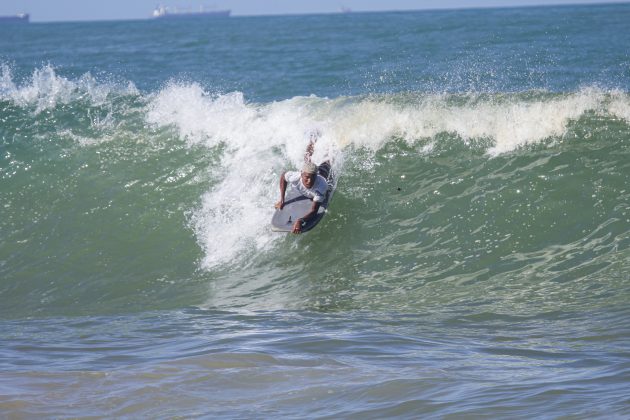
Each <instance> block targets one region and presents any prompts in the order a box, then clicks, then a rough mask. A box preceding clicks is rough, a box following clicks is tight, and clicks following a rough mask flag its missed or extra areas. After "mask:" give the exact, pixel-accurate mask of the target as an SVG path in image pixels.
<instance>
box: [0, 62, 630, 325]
mask: <svg viewBox="0 0 630 420" xmlns="http://www.w3.org/2000/svg"><path fill="white" fill-rule="evenodd" d="M0 80H2V89H1V92H2V96H1V101H2V102H1V104H2V114H1V116H2V120H3V121H4V125H3V139H4V143H3V151H4V152H3V157H2V159H3V164H2V182H3V188H2V195H3V197H2V202H3V203H4V204H3V206H4V213H5V215H6V216H5V217H4V218H3V220H2V222H1V223H2V225H1V226H2V237H3V242H2V249H3V255H5V257H4V258H3V262H2V274H3V277H4V278H5V279H6V280H5V283H4V284H5V288H6V292H5V293H3V294H2V299H3V305H2V308H3V310H5V311H6V312H7V313H20V312H21V311H27V312H29V313H38V312H42V313H66V312H67V311H68V308H69V306H68V304H69V302H72V305H71V308H72V309H71V311H77V312H78V313H82V312H87V311H95V310H96V311H103V312H105V313H108V312H111V311H118V310H120V309H121V308H124V307H126V306H129V305H131V303H130V302H132V301H133V302H134V309H136V310H137V309H141V310H143V309H160V308H168V307H173V305H182V304H185V305H201V306H202V307H219V308H227V307H230V308H235V307H240V308H248V309H277V308H291V309H296V308H299V309H315V308H328V309H330V308H335V309H344V310H346V309H366V310H370V309H377V308H378V309H384V308H387V307H389V306H390V305H391V304H393V303H394V302H396V303H397V305H398V306H399V307H401V308H404V310H409V311H424V310H426V309H427V305H428V307H433V306H435V305H448V304H453V303H455V302H459V301H460V300H462V299H463V300H465V301H471V302H475V301H478V300H482V301H484V302H487V304H489V305H491V306H494V305H499V306H505V305H510V307H511V308H512V309H511V310H517V308H519V307H520V306H522V310H532V308H537V309H536V310H542V308H548V307H555V306H557V305H562V304H566V305H569V306H571V305H584V304H594V303H593V302H594V300H595V298H596V296H597V294H593V293H592V290H591V287H592V286H588V287H585V285H586V284H589V285H593V284H601V283H602V282H603V283H609V282H618V281H622V282H624V281H627V276H626V275H625V274H623V273H624V272H626V271H627V270H625V269H626V268H627V262H626V261H627V260H628V259H627V258H626V257H627V253H628V251H627V248H628V243H629V240H630V239H629V234H628V233H629V229H628V221H629V220H630V215H629V214H628V211H629V209H628V197H629V190H628V188H627V185H628V176H629V175H628V174H629V173H630V172H629V171H628V165H629V164H628V162H630V159H628V157H629V156H628V133H629V130H630V128H629V127H630V125H629V118H630V97H629V95H628V94H627V93H625V92H622V91H619V90H602V89H600V88H595V87H592V88H583V89H581V90H579V91H575V92H570V93H552V92H544V91H532V92H522V93H497V94H479V93H469V94H426V93H413V92H408V93H398V94H378V95H375V94H373V95H362V96H349V97H339V98H334V99H328V98H320V97H317V96H309V97H293V98H290V99H286V100H278V101H273V102H263V103H256V102H250V101H247V100H246V99H245V97H244V95H243V94H242V93H240V92H231V93H226V94H217V93H211V92H207V91H205V90H204V89H203V88H202V87H201V86H200V85H198V84H196V83H184V82H171V83H169V84H168V85H166V86H165V87H163V88H162V89H160V90H158V91H156V92H154V93H141V92H139V91H138V90H137V89H136V88H135V86H134V85H133V84H131V83H121V82H108V81H99V80H97V79H95V78H94V77H92V76H91V75H90V74H85V75H83V76H81V77H79V78H77V79H68V78H64V77H61V76H59V75H58V74H57V73H56V71H55V69H54V68H52V67H50V66H46V67H42V68H41V69H37V70H35V71H34V72H33V73H32V75H31V77H30V79H26V80H24V81H23V82H22V83H19V82H16V81H14V77H13V76H12V74H11V69H10V68H9V67H7V66H5V67H4V68H3V73H2V77H1V78H0ZM313 131H318V132H319V134H320V139H319V141H318V143H317V145H316V149H315V155H314V159H315V160H316V161H318V160H319V161H322V160H323V159H326V158H332V159H333V162H334V164H335V166H336V168H337V171H338V173H339V174H340V182H339V187H338V191H337V194H336V195H335V200H334V203H333V205H332V206H331V207H330V212H329V213H330V214H329V215H328V216H327V217H326V219H325V221H324V222H323V223H322V225H321V226H320V227H318V229H317V230H316V231H314V232H312V233H311V234H308V235H305V236H304V237H300V238H295V237H291V236H289V237H287V236H285V235H279V234H276V233H273V232H271V231H270V230H269V220H270V217H271V214H272V212H273V203H274V202H275V200H276V199H277V195H278V185H277V184H278V178H279V175H280V174H281V173H282V172H283V171H284V170H287V169H290V168H295V167H297V166H298V165H299V164H300V161H301V159H302V155H303V153H304V149H305V146H306V144H307V142H308V138H309V136H310V134H311V133H312V132H313ZM331 241H332V242H331ZM332 243H334V244H335V246H330V244H332ZM325 244H328V245H325ZM324 267H325V268H324ZM620 276H621V277H620ZM624 276H625V277H624ZM305 285H307V286H306V287H305ZM611 287H612V286H611ZM506 288H507V290H512V291H513V292H506ZM567 288H568V289H567ZM573 288H575V290H573ZM602 290H604V291H609V290H610V288H608V287H602ZM473 291H474V292H473ZM605 293H607V292H605ZM493 296H494V298H493ZM625 298H627V295H624V294H618V295H615V296H612V297H609V298H607V299H605V300H604V301H602V303H601V304H611V300H612V301H614V302H622V301H623V299H625ZM532 301H534V302H536V303H535V304H532ZM595 302H596V300H595ZM538 306H540V307H538Z"/></svg>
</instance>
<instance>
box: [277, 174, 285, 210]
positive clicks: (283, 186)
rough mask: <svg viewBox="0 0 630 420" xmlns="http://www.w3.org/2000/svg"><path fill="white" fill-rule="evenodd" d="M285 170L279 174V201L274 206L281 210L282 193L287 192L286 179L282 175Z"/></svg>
mask: <svg viewBox="0 0 630 420" xmlns="http://www.w3.org/2000/svg"><path fill="white" fill-rule="evenodd" d="M285 175H286V172H285V173H283V174H282V175H280V201H278V202H277V203H276V208H277V209H280V210H282V207H284V194H285V193H286V192H287V180H286V178H285V177H284V176H285Z"/></svg>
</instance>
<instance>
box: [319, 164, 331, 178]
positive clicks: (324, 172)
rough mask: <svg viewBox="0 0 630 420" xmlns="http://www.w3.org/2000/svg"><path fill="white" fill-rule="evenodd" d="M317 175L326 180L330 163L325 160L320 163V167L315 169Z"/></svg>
mask: <svg viewBox="0 0 630 420" xmlns="http://www.w3.org/2000/svg"><path fill="white" fill-rule="evenodd" d="M317 173H319V174H320V175H321V176H323V177H324V178H325V179H328V174H330V161H329V160H327V161H325V162H322V164H321V165H319V167H318V168H317Z"/></svg>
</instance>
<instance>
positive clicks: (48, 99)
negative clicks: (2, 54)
mask: <svg viewBox="0 0 630 420" xmlns="http://www.w3.org/2000/svg"><path fill="white" fill-rule="evenodd" d="M112 93H115V94H123V95H138V94H139V92H138V90H137V89H136V87H135V86H134V84H133V83H131V82H129V83H127V84H126V85H123V86H121V85H120V84H117V83H110V82H100V81H97V80H96V79H95V78H94V77H93V76H92V75H91V74H90V73H89V72H88V73H85V74H83V75H82V76H81V77H79V78H78V79H76V80H71V79H68V78H65V77H62V76H59V75H58V74H57V72H56V70H55V68H54V67H53V66H51V65H46V66H43V67H42V68H39V69H35V70H34V71H33V73H32V75H31V77H30V80H26V81H24V83H22V84H18V83H16V81H15V80H14V76H13V72H12V70H11V68H10V67H9V66H8V65H6V64H2V65H0V99H4V100H10V101H12V102H14V103H15V104H17V105H18V106H23V107H26V106H34V107H35V113H40V112H42V111H44V110H48V109H52V108H55V107H56V106H57V105H59V104H68V103H70V102H72V101H75V100H81V99H87V100H89V101H90V103H92V104H93V105H102V104H104V103H105V102H106V101H107V98H108V96H109V95H110V94H112Z"/></svg>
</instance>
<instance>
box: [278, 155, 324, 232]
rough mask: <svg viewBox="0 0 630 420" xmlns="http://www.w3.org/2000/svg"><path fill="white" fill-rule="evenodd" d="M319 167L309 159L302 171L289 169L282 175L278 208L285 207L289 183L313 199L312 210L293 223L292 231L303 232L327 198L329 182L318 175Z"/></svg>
mask: <svg viewBox="0 0 630 420" xmlns="http://www.w3.org/2000/svg"><path fill="white" fill-rule="evenodd" d="M307 153H308V152H307ZM322 166H324V165H322ZM317 169H318V168H317V165H315V164H314V163H313V162H311V161H310V159H309V160H308V161H306V162H304V166H303V167H302V171H300V172H298V171H287V172H285V173H283V174H282V175H281V176H280V201H278V202H277V203H276V208H277V209H280V210H282V208H283V207H284V196H285V193H286V191H287V185H288V184H291V187H292V188H296V189H297V190H298V191H299V192H300V194H302V195H303V196H305V197H307V198H309V199H311V200H312V201H313V205H312V206H311V209H310V211H309V212H308V213H307V214H305V215H304V216H302V217H300V218H299V219H297V220H296V221H295V223H294V224H293V229H292V230H291V232H292V233H301V232H302V226H303V225H304V224H305V223H307V222H308V221H310V219H311V218H313V217H314V216H315V215H317V211H318V210H319V207H320V206H321V204H322V203H323V202H324V200H325V199H326V192H327V190H328V184H327V183H326V179H325V178H324V177H323V176H321V175H318V173H317Z"/></svg>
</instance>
